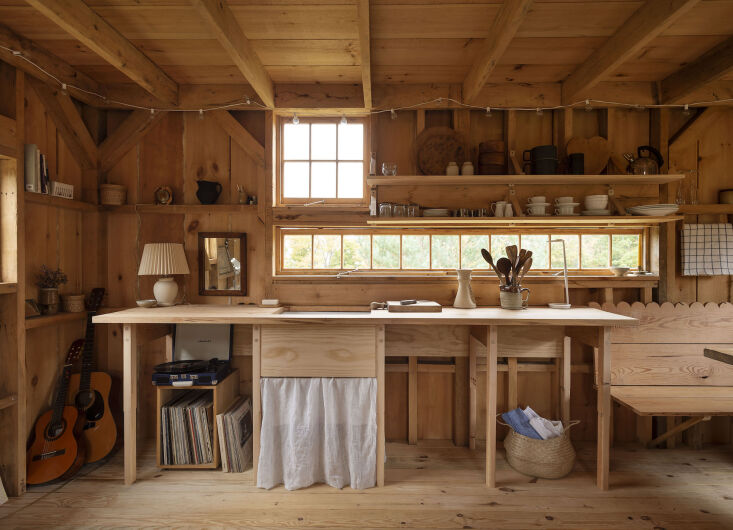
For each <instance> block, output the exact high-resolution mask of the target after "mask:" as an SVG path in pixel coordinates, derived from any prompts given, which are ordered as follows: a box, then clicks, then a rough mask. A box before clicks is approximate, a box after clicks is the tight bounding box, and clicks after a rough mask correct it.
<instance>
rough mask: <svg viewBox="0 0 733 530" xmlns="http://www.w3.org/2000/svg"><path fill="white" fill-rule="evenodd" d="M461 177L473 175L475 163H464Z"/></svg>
mask: <svg viewBox="0 0 733 530" xmlns="http://www.w3.org/2000/svg"><path fill="white" fill-rule="evenodd" d="M461 175H473V163H472V162H470V161H469V162H464V163H463V165H462V166H461Z"/></svg>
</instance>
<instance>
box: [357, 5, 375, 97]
mask: <svg viewBox="0 0 733 530" xmlns="http://www.w3.org/2000/svg"><path fill="white" fill-rule="evenodd" d="M358 7H359V17H358V21H359V50H360V51H361V86H362V89H363V92H364V108H365V109H371V108H372V51H371V37H370V36H369V33H370V31H369V0H359V6H358Z"/></svg>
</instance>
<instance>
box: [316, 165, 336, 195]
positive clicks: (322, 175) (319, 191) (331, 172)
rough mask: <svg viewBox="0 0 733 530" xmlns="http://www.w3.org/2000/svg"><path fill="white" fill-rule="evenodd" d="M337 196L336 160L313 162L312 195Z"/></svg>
mask: <svg viewBox="0 0 733 530" xmlns="http://www.w3.org/2000/svg"><path fill="white" fill-rule="evenodd" d="M335 196H336V162H311V197H318V198H333V197H335Z"/></svg>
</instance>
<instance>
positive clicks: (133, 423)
mask: <svg viewBox="0 0 733 530" xmlns="http://www.w3.org/2000/svg"><path fill="white" fill-rule="evenodd" d="M122 355H123V360H122V409H123V411H124V416H125V421H124V423H125V425H124V427H125V484H132V483H133V482H135V479H136V478H137V375H138V374H137V371H138V351H137V326H136V325H135V324H125V325H124V326H123V330H122Z"/></svg>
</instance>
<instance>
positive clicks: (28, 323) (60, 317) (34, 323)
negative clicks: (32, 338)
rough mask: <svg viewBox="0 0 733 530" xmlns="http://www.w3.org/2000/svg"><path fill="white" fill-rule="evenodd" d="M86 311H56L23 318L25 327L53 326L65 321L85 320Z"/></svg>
mask: <svg viewBox="0 0 733 530" xmlns="http://www.w3.org/2000/svg"><path fill="white" fill-rule="evenodd" d="M86 318H87V313H86V311H82V312H81V313H57V314H55V315H48V316H45V315H44V316H40V317H31V318H26V319H25V329H35V328H43V327H46V326H53V325H55V324H65V323H66V322H75V321H77V320H86Z"/></svg>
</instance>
